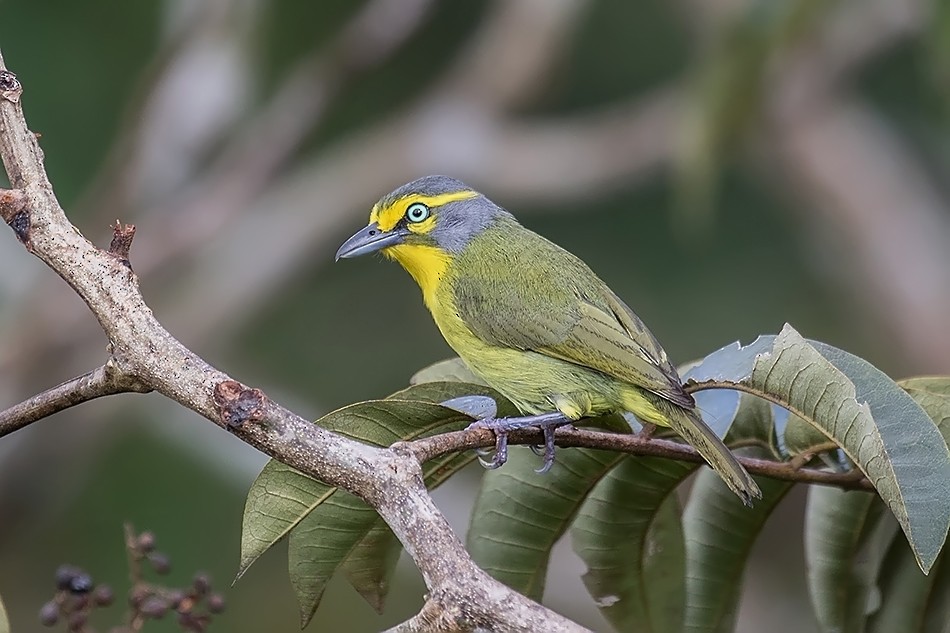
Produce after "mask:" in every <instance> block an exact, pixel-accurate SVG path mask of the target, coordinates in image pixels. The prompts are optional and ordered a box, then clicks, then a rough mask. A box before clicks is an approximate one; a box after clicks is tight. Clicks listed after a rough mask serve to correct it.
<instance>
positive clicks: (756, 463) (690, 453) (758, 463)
mask: <svg viewBox="0 0 950 633" xmlns="http://www.w3.org/2000/svg"><path fill="white" fill-rule="evenodd" d="M554 437H555V442H556V444H557V446H559V447H565V448H566V447H579V448H594V449H602V450H609V451H617V452H621V453H628V454H630V455H638V456H650V457H665V458H667V459H675V460H679V461H683V462H693V463H699V464H702V463H705V459H703V456H702V455H700V454H699V453H698V452H696V449H694V448H693V447H691V446H689V445H687V444H681V443H679V442H674V441H672V440H664V439H659V438H644V437H641V436H639V435H633V434H629V435H628V434H624V433H610V432H607V431H597V430H592V429H578V428H570V427H565V428H560V429H558V430H557V431H556V432H555V434H554ZM543 441H544V437H543V435H542V434H541V432H540V431H537V430H534V429H525V430H520V431H514V432H512V433H510V434H509V435H508V444H509V445H535V446H536V445H538V444H540V443H541V442H543ZM494 445H495V437H494V435H493V434H492V432H491V431H488V430H485V429H479V430H473V431H456V432H453V433H443V434H441V435H434V436H432V437H426V438H422V439H419V440H414V441H412V442H399V443H397V444H394V445H393V448H394V449H395V450H397V451H404V452H408V453H410V454H412V455H415V457H416V458H417V459H418V460H419V461H420V462H426V461H428V460H430V459H435V458H436V457H440V456H442V455H445V454H448V453H454V452H458V451H462V450H468V449H474V448H487V447H491V446H494ZM736 458H737V459H738V460H739V462H740V463H741V464H742V465H743V466H745V468H746V470H748V471H749V472H750V473H752V474H753V475H764V476H766V477H771V478H772V479H781V480H783V481H794V482H798V483H806V484H821V485H824V486H836V487H838V488H843V489H845V490H874V487H873V486H872V485H871V482H870V481H868V480H867V478H866V477H865V476H864V474H863V473H861V472H860V471H858V470H854V471H850V472H847V473H836V472H830V471H826V470H817V469H813V468H799V467H797V465H795V464H792V463H787V462H776V461H772V460H768V459H758V458H754V457H744V456H740V455H737V456H736Z"/></svg>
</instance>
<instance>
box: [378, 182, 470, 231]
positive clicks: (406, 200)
mask: <svg viewBox="0 0 950 633" xmlns="http://www.w3.org/2000/svg"><path fill="white" fill-rule="evenodd" d="M477 195H478V192H477V191H471V190H468V189H467V190H464V191H453V192H452V193H443V194H439V195H437V196H425V195H422V194H419V193H411V194H409V195H408V196H403V197H402V198H398V199H396V200H395V201H393V202H392V203H390V205H389V206H386V207H380V205H379V203H377V204H376V206H374V207H373V211H372V213H370V216H369V222H370V224H372V223H373V222H376V223H377V224H379V228H380V229H381V230H383V231H392V230H393V228H395V226H396V224H398V223H399V220H401V219H402V216H403V215H405V214H406V209H408V208H409V205H411V204H414V203H416V202H421V203H422V204H424V205H426V206H427V207H429V208H430V209H434V208H436V207H440V206H442V205H443V204H448V203H450V202H457V201H459V200H468V199H469V198H474V197H475V196H477Z"/></svg>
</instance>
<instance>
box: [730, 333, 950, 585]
mask: <svg viewBox="0 0 950 633" xmlns="http://www.w3.org/2000/svg"><path fill="white" fill-rule="evenodd" d="M716 353H717V354H720V353H722V354H725V355H726V356H728V357H729V359H730V360H731V365H729V366H726V365H725V364H724V365H723V367H724V369H723V371H722V372H721V374H720V375H719V376H718V380H721V381H725V382H740V383H742V384H743V385H745V386H746V387H747V388H750V389H752V390H753V391H755V392H756V393H759V394H761V395H763V396H764V397H768V398H770V399H772V400H775V401H776V402H779V403H781V404H782V405H783V406H785V407H786V408H788V409H789V410H790V411H791V412H792V413H793V414H795V415H798V416H800V417H802V418H804V419H805V420H807V421H808V422H810V423H811V424H813V425H814V426H815V427H816V428H817V429H818V430H820V431H821V432H822V433H824V434H825V435H827V436H828V437H829V438H831V439H833V440H834V441H835V442H836V443H837V444H838V445H839V446H840V447H841V448H842V449H843V450H844V452H845V453H846V454H847V456H848V457H849V458H850V459H851V461H852V462H853V463H854V464H855V465H856V466H857V467H858V468H859V469H860V470H861V471H862V472H863V473H864V474H865V475H866V476H867V477H868V479H869V480H870V481H871V482H872V483H873V484H874V486H875V488H876V489H877V491H878V493H879V494H880V495H881V497H882V498H883V499H884V500H885V501H886V502H887V504H888V507H889V508H890V509H891V512H892V513H893V514H894V516H895V517H897V519H898V521H899V522H900V524H901V527H902V528H903V530H904V534H905V535H906V536H907V539H908V541H909V542H910V544H911V547H912V548H913V550H914V553H915V555H916V556H917V560H918V564H919V565H920V566H921V569H923V570H924V571H926V570H928V569H929V568H930V565H931V564H933V561H934V560H935V559H936V557H937V555H938V554H939V552H940V549H941V547H942V546H943V542H944V540H945V539H946V536H947V530H948V527H950V486H947V485H946V482H947V481H950V451H948V449H947V445H946V443H945V442H944V441H943V440H942V438H941V436H940V433H939V432H938V431H937V429H936V427H935V426H934V424H933V422H932V421H931V419H930V418H929V417H928V416H927V414H926V412H924V410H923V409H921V407H920V406H919V405H918V404H917V403H916V402H914V400H913V398H911V397H910V396H909V395H908V394H907V393H906V392H904V391H903V390H902V389H900V387H898V386H897V384H896V383H894V382H893V381H892V380H891V379H890V378H888V377H887V376H886V375H885V374H883V373H882V372H881V371H880V370H878V369H877V368H875V367H874V366H873V365H871V364H870V363H868V362H867V361H865V360H862V359H860V358H858V357H856V356H854V355H852V354H849V353H847V352H844V351H842V350H839V349H837V348H834V347H832V346H830V345H825V344H824V343H818V342H814V341H812V342H809V341H805V340H804V339H803V338H802V337H801V336H800V335H799V334H798V332H796V331H795V330H794V329H793V328H791V327H790V326H788V325H786V326H785V328H784V329H783V330H782V332H781V334H779V335H778V336H775V337H772V336H767V337H766V336H762V337H759V338H758V339H756V341H754V342H753V343H752V344H750V345H748V346H746V347H742V348H740V347H739V346H738V344H736V345H734V346H728V347H726V348H723V350H720V351H719V352H716Z"/></svg>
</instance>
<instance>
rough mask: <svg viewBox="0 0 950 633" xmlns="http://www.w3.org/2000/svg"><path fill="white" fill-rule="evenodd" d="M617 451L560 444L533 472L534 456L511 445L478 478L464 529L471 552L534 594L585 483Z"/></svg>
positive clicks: (585, 489)
mask: <svg viewBox="0 0 950 633" xmlns="http://www.w3.org/2000/svg"><path fill="white" fill-rule="evenodd" d="M623 457H624V455H622V454H620V453H615V452H612V451H595V450H588V449H581V448H572V449H569V450H563V449H562V450H560V451H559V452H558V455H557V460H556V461H555V462H554V466H553V467H552V468H551V470H550V471H549V472H548V473H545V474H539V473H536V472H534V469H535V468H536V467H537V466H538V465H539V464H540V461H539V458H537V457H536V456H535V455H533V454H532V453H531V452H530V451H528V450H527V448H524V447H514V448H512V450H511V453H510V456H509V459H508V463H507V464H505V466H504V467H503V468H499V469H498V470H491V471H488V472H486V473H485V475H484V477H483V478H482V485H481V489H480V490H479V493H478V497H477V499H476V501H475V508H474V510H473V512H472V522H471V525H470V526H469V530H468V551H469V552H470V553H471V555H472V558H473V559H474V560H475V562H476V563H478V564H479V566H480V567H481V568H482V569H484V570H485V571H487V572H488V573H489V574H491V575H492V576H494V577H495V578H497V579H498V580H500V581H501V582H503V583H505V584H507V585H508V586H509V587H511V588H512V589H515V590H516V591H519V592H521V593H523V594H524V595H526V596H528V597H531V598H534V599H540V598H541V596H542V594H543V593H544V581H545V576H546V575H547V569H548V559H549V557H550V554H551V548H552V547H553V546H554V544H555V543H556V542H557V540H558V539H559V538H560V537H561V535H562V534H564V531H565V530H566V529H567V527H568V526H569V525H570V523H571V520H572V519H573V518H574V516H575V514H576V513H577V510H578V508H579V507H580V505H581V503H583V501H584V499H585V498H586V497H587V495H588V493H589V492H590V491H591V488H593V486H594V485H595V484H596V483H597V482H598V481H599V480H600V479H601V478H602V477H603V476H604V475H605V474H606V473H607V472H608V471H609V470H610V469H611V468H613V467H614V466H615V465H617V464H618V463H619V462H620V460H622V459H623Z"/></svg>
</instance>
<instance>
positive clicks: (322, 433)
mask: <svg viewBox="0 0 950 633" xmlns="http://www.w3.org/2000/svg"><path fill="white" fill-rule="evenodd" d="M0 71H3V59H2V56H0ZM0 157H2V159H3V163H4V166H5V168H6V171H7V174H8V175H9V177H10V181H11V183H12V184H13V186H14V187H16V188H17V189H19V190H21V191H22V192H23V194H24V195H25V202H24V208H25V210H26V211H27V220H28V225H27V226H26V229H25V230H26V231H27V233H28V234H29V238H30V239H29V243H30V249H31V252H33V253H34V254H35V255H36V256H37V257H39V258H40V259H42V260H43V261H44V262H46V264H47V265H48V266H49V267H50V268H51V269H53V270H54V271H56V273H57V274H59V275H60V277H62V278H63V279H64V280H65V281H66V282H67V283H68V284H69V285H70V286H71V287H72V288H73V290H75V291H76V293H77V294H78V295H79V296H80V297H81V298H82V299H83V300H84V301H85V302H86V304H87V305H88V306H89V309H90V310H91V311H92V312H93V314H94V315H95V316H96V318H97V319H98V320H99V323H100V325H101V326H102V328H103V330H104V331H105V333H106V335H107V336H108V338H109V341H110V344H111V349H112V354H113V359H112V366H113V368H114V370H115V371H116V372H118V373H119V374H120V375H121V376H123V377H124V378H123V379H134V380H136V381H138V382H140V383H141V384H142V385H144V386H146V387H148V388H152V389H154V390H155V391H158V392H160V393H162V394H163V395H165V396H167V397H169V398H171V399H173V400H175V401H177V402H179V403H180V404H182V405H184V406H186V407H188V408H189V409H191V410H193V411H195V412H197V413H199V414H201V415H202V416H204V417H206V418H208V419H209V420H211V421H213V422H215V423H216V424H218V425H219V426H221V427H222V428H225V429H227V430H229V431H231V432H232V433H233V434H234V435H236V436H237V437H238V438H240V439H241V440H243V441H245V442H247V443H249V444H250V445H252V446H254V447H256V448H258V449H260V450H261V451H263V452H265V453H267V454H268V455H270V456H272V457H274V458H276V459H278V460H280V461H282V462H284V463H287V464H289V465H290V466H292V467H293V468H295V469H297V470H299V471H301V472H303V473H306V474H307V475H309V476H311V477H314V478H317V479H320V480H322V481H325V482H327V483H328V484H331V485H336V486H340V487H342V488H344V489H346V490H348V491H350V492H352V493H353V494H356V495H358V496H359V497H361V498H363V499H364V500H366V501H367V502H368V503H369V504H370V505H372V506H373V507H374V508H376V510H377V511H378V512H379V514H380V515H381V516H382V518H383V519H384V520H385V521H386V522H387V523H388V524H389V526H390V527H391V528H392V529H393V532H394V533H395V534H396V536H397V537H398V538H399V540H400V541H401V542H402V544H403V546H404V547H405V548H406V551H407V552H408V553H409V555H410V556H411V557H412V558H413V560H414V561H415V562H416V564H417V565H418V567H419V569H420V571H421V572H422V576H423V579H424V580H425V582H426V585H427V587H428V588H429V591H430V594H431V595H432V596H438V597H439V600H438V604H439V605H443V606H444V607H445V613H446V614H447V617H448V620H449V623H450V624H451V627H453V628H456V629H463V630H464V629H469V630H470V629H474V628H483V629H486V630H491V631H542V630H543V631H584V630H585V629H584V628H583V627H580V626H579V625H577V624H575V623H573V622H571V621H570V620H567V619H566V618H563V617H562V616H559V615H557V614H556V613H553V612H551V611H549V610H547V609H545V608H544V607H542V606H541V605H539V604H537V603H536V602H533V601H531V600H529V599H527V598H525V597H524V596H522V595H521V594H518V593H517V592H514V591H512V590H511V589H509V588H508V587H506V586H505V585H503V584H501V583H499V582H498V581H496V580H494V579H493V578H491V577H490V576H488V575H487V574H486V573H485V572H484V571H482V570H481V569H479V568H478V566H476V565H475V564H474V562H472V560H471V558H470V557H469V556H468V553H467V552H466V551H465V548H464V546H463V545H462V543H461V541H460V540H459V539H458V537H457V536H456V535H455V533H454V532H453V531H452V529H451V527H450V526H449V524H448V522H447V521H446V520H445V517H444V516H443V515H442V514H441V512H440V511H439V510H438V508H437V507H436V506H435V504H434V503H433V501H432V499H431V497H430V496H429V495H428V492H427V490H426V488H425V485H424V483H423V480H422V472H421V468H420V465H419V463H418V461H416V460H415V459H414V458H412V457H411V456H409V455H405V454H400V453H398V452H396V451H392V450H387V449H379V448H375V447H371V446H367V445H365V444H361V443H359V442H355V441H352V440H349V439H346V438H344V437H341V436H339V435H336V434H334V433H330V432H329V431H326V430H325V429H322V428H320V427H317V426H315V425H314V424H313V423H312V422H310V421H308V420H305V419H303V418H301V417H300V416H297V415H295V414H294V413H292V412H290V411H288V410H287V409H284V408H283V407H281V406H279V405H278V404H276V403H274V402H272V401H270V400H268V399H267V398H266V397H265V396H264V395H263V394H262V393H260V392H259V391H257V390H251V389H248V388H245V387H243V386H242V385H240V384H239V383H237V382H236V381H233V380H232V379H231V378H230V377H229V376H227V375H226V374H224V373H223V372H220V371H218V370H217V369H215V368H214V367H212V366H210V365H209V364H208V363H206V362H205V361H204V360H202V359H201V358H199V357H198V356H197V355H196V354H194V353H193V352H192V351H191V350H189V349H187V348H186V347H185V346H183V345H182V344H181V343H180V342H178V341H177V340H176V339H175V338H174V337H173V336H172V335H171V334H170V333H169V332H168V331H166V330H165V329H164V328H163V327H162V326H161V324H159V323H158V321H157V320H156V319H155V317H154V315H153V314H152V311H151V310H150V309H149V308H148V306H147V305H146V303H145V301H144V298H143V297H142V295H141V293H140V292H139V288H138V280H137V278H136V276H135V274H134V273H133V271H132V270H131V268H130V267H129V266H127V265H126V264H125V263H124V262H123V261H122V260H121V259H120V258H119V257H116V256H115V255H113V254H112V253H109V252H106V251H103V250H100V249H98V248H96V247H95V246H94V245H93V244H91V243H90V242H89V241H88V240H86V239H85V238H84V237H83V236H82V235H81V234H80V233H79V232H78V231H77V230H76V229H75V227H73V226H72V224H70V222H69V220H68V219H67V218H66V215H65V213H64V212H63V210H62V208H61V207H60V206H59V203H58V202H57V200H56V198H55V196H54V195H53V192H52V187H51V186H50V184H49V181H48V179H47V176H46V172H45V170H44V168H43V161H42V152H41V151H40V149H39V146H38V144H37V142H36V138H35V136H34V135H33V134H32V133H31V132H30V130H29V129H28V128H27V125H26V121H25V119H24V118H23V114H22V110H21V108H20V104H19V103H14V102H13V101H11V100H3V99H0ZM216 396H217V398H216ZM448 607H451V608H448ZM446 628H449V626H447V627H446Z"/></svg>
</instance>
